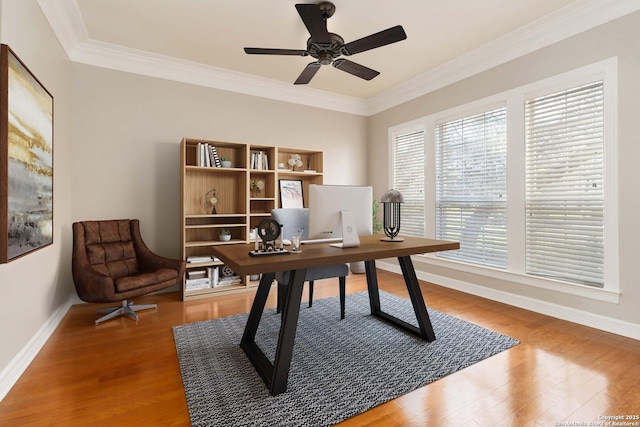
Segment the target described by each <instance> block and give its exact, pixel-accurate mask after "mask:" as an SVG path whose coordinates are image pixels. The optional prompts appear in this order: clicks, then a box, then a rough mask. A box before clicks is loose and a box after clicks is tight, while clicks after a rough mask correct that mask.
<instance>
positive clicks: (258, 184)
mask: <svg viewBox="0 0 640 427" xmlns="http://www.w3.org/2000/svg"><path fill="white" fill-rule="evenodd" d="M263 189H264V181H263V180H261V179H254V180H253V181H251V195H252V197H258V195H259V194H260V192H261V191H262V190H263Z"/></svg>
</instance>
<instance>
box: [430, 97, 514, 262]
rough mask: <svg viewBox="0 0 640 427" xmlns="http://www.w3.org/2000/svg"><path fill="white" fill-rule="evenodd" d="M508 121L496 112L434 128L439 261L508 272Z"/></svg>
mask: <svg viewBox="0 0 640 427" xmlns="http://www.w3.org/2000/svg"><path fill="white" fill-rule="evenodd" d="M506 214H507V122H506V108H499V109H495V110H492V111H487V112H484V113H481V114H476V115H473V116H469V117H464V118H461V119H457V120H453V121H449V122H445V123H441V124H438V125H436V237H437V238H438V239H444V240H454V241H458V242H460V249H459V250H458V251H446V252H441V253H439V254H438V256H442V257H444V258H450V259H457V260H461V261H466V262H472V263H476V264H481V265H488V266H492V267H499V268H506V267H507V215H506Z"/></svg>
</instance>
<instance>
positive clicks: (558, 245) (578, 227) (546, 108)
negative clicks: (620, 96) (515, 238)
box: [525, 81, 604, 287]
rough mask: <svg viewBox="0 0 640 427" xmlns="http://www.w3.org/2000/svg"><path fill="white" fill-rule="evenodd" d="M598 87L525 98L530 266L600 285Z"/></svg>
mask: <svg viewBox="0 0 640 427" xmlns="http://www.w3.org/2000/svg"><path fill="white" fill-rule="evenodd" d="M603 108H604V90H603V82H602V81H599V82H594V83H591V84H586V85H583V86H580V87H576V88H572V89H570V90H565V91H562V92H557V93H553V94H550V95H545V96H541V97H537V98H534V99H530V100H527V101H526V103H525V122H526V269H527V273H528V274H533V275H538V276H544V277H551V278H557V279H561V280H565V281H570V282H574V283H581V284H586V285H591V286H597V287H603V285H604V182H603V181H604V163H603V162H604V155H603V150H604V113H603Z"/></svg>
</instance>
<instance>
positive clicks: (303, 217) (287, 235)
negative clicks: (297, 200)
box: [271, 208, 309, 240]
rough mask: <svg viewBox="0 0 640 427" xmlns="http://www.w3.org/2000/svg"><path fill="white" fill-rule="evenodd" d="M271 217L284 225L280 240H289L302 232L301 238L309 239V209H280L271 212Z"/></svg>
mask: <svg viewBox="0 0 640 427" xmlns="http://www.w3.org/2000/svg"><path fill="white" fill-rule="evenodd" d="M271 217H272V218H273V219H274V220H275V221H276V222H277V223H278V224H281V225H284V231H283V233H282V238H283V239H287V240H291V237H293V236H294V235H295V234H298V233H299V232H300V231H302V236H301V237H302V238H303V239H307V238H309V209H308V208H280V209H273V210H272V211H271Z"/></svg>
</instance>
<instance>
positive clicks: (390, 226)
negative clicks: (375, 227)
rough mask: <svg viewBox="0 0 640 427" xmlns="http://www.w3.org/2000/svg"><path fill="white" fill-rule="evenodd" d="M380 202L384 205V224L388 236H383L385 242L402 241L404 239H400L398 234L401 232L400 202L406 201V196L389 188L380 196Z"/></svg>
mask: <svg viewBox="0 0 640 427" xmlns="http://www.w3.org/2000/svg"><path fill="white" fill-rule="evenodd" d="M380 202H381V203H382V204H383V206H384V212H383V215H384V217H383V224H384V234H386V235H387V237H386V238H382V239H380V240H382V241H383V242H402V241H403V240H404V239H398V238H396V236H397V235H398V233H400V203H404V197H403V196H402V194H400V192H399V191H398V190H394V189H393V188H392V189H391V190H388V191H387V192H386V193H384V194H383V195H382V197H381V198H380Z"/></svg>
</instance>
